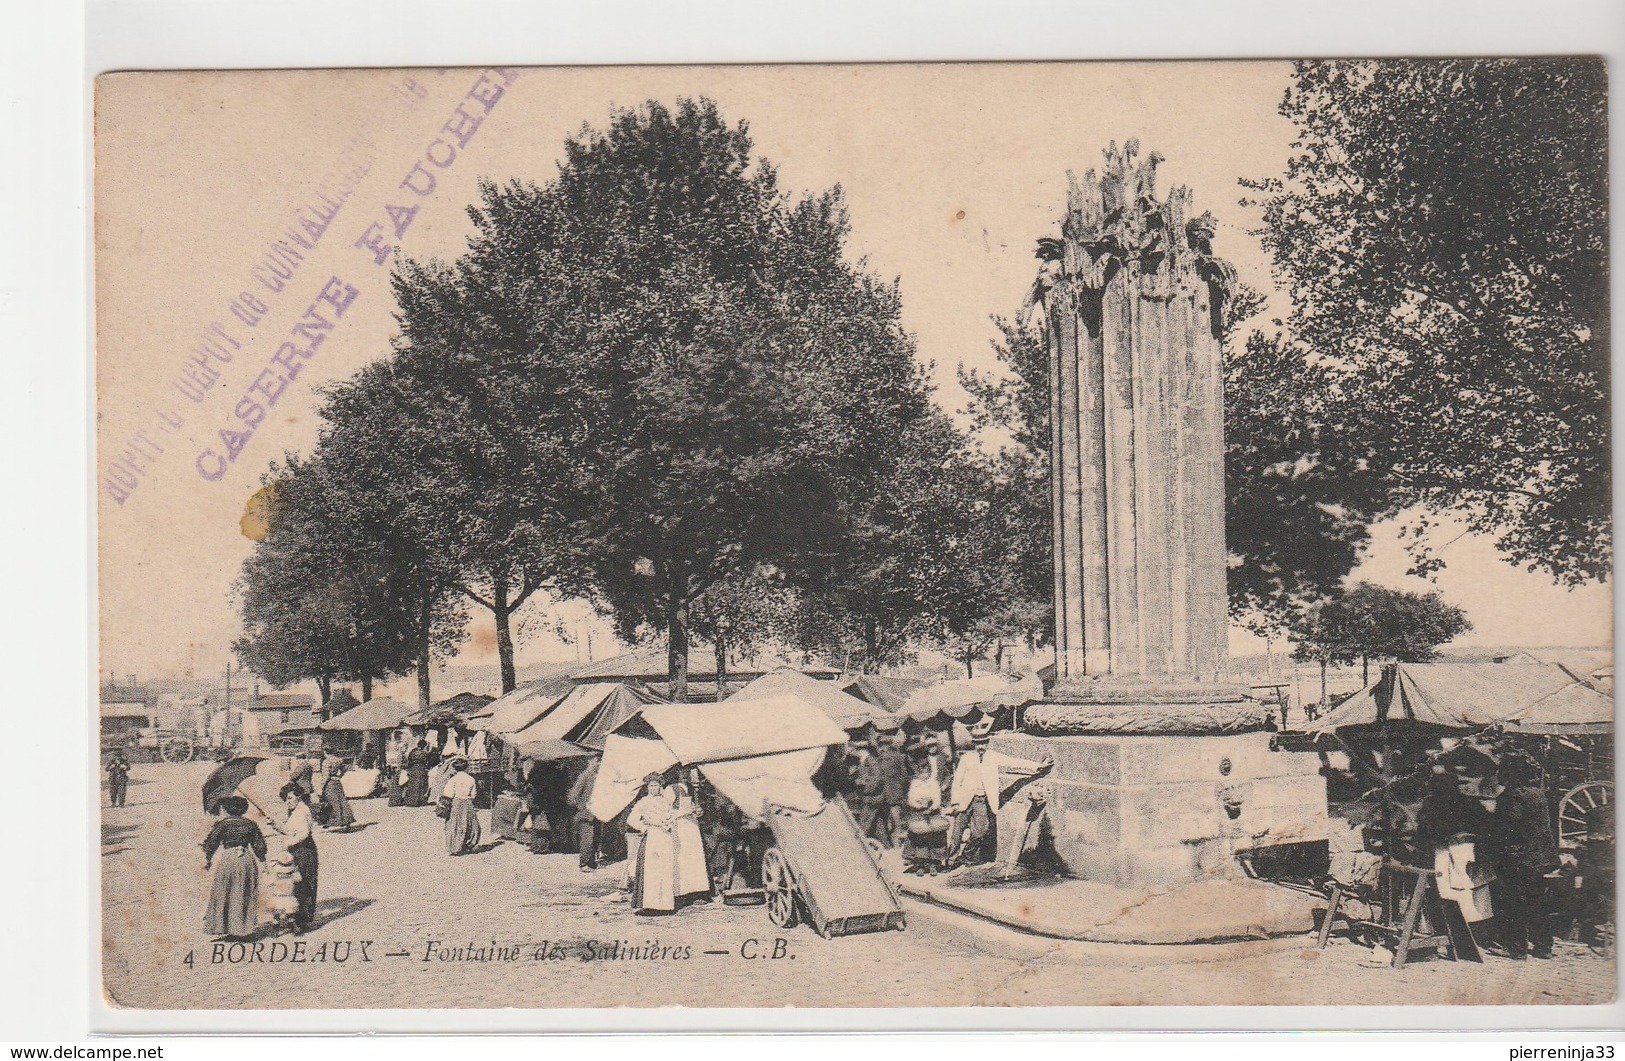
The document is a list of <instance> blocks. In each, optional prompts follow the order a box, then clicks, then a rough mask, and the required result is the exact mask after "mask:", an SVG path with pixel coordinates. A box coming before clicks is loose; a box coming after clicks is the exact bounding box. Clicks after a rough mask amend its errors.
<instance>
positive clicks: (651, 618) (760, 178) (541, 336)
mask: <svg viewBox="0 0 1625 1061" xmlns="http://www.w3.org/2000/svg"><path fill="white" fill-rule="evenodd" d="M751 149H752V148H751V141H750V139H749V136H748V134H747V131H746V128H745V127H744V126H743V125H742V124H741V125H738V126H732V125H729V124H728V123H726V122H725V121H724V120H723V119H722V117H721V116H720V115H719V114H718V112H717V110H716V107H715V105H714V104H711V103H710V102H708V101H698V102H694V101H682V102H681V103H680V104H679V105H678V107H677V108H676V109H675V110H669V109H667V108H666V107H664V106H663V105H660V104H658V103H650V104H648V105H646V106H645V107H643V108H641V109H639V110H637V111H628V112H624V113H621V114H618V115H617V116H616V117H615V118H614V119H613V120H612V121H611V123H610V125H609V127H608V128H607V129H606V130H602V131H598V130H592V129H585V130H583V131H582V133H581V134H580V135H579V136H577V137H576V138H574V139H572V140H570V141H569V142H568V143H567V144H566V161H565V163H564V164H563V166H562V167H561V169H560V173H559V175H558V178H557V179H556V180H555V181H553V182H552V183H550V184H549V185H547V186H545V187H537V186H534V185H524V184H511V185H507V186H504V187H497V186H495V185H486V186H484V187H483V188H482V203H481V205H480V207H478V208H477V209H475V210H473V211H471V216H472V217H473V219H474V221H475V225H476V229H477V232H476V235H475V238H474V240H473V241H471V248H470V259H471V260H470V263H469V265H468V270H469V272H470V275H472V276H474V277H477V278H478V280H479V284H478V286H479V289H480V291H481V292H483V293H485V294H484V295H482V297H485V298H486V299H487V301H488V302H489V303H491V304H492V305H493V312H492V313H491V314H490V317H491V318H492V319H493V320H496V321H498V322H499V323H500V325H501V327H500V328H499V329H498V331H501V332H505V333H507V334H508V335H509V339H508V340H506V347H505V348H506V349H509V350H511V351H512V352H513V355H514V356H515V357H516V358H519V359H525V358H528V362H526V368H527V369H534V372H532V373H530V380H529V382H528V383H527V382H526V380H525V379H523V378H520V377H521V376H522V375H523V374H517V373H516V383H517V387H518V389H517V392H516V394H517V397H516V398H515V399H514V400H516V401H520V402H523V403H525V404H527V405H529V404H532V403H534V404H537V405H539V406H540V407H541V408H542V409H543V410H544V414H543V417H542V425H541V426H540V427H538V428H537V429H536V430H535V431H534V432H533V437H534V439H535V441H536V442H537V443H538V444H539V445H542V446H547V445H552V446H554V447H555V449H554V450H553V451H552V452H551V454H550V460H551V461H552V462H553V465H554V466H553V467H543V469H542V477H543V478H544V479H548V480H557V479H563V478H566V476H564V475H562V474H561V468H560V467H559V465H560V464H561V463H563V464H568V466H569V469H570V473H571V476H573V478H574V486H573V487H572V488H571V491H570V496H571V497H572V498H574V499H576V501H577V502H578V503H575V504H572V505H570V506H568V510H569V511H570V512H571V513H572V519H571V522H570V534H571V537H572V539H573V540H574V542H575V544H576V546H577V548H578V550H579V554H578V556H577V557H576V559H575V565H576V567H577V569H578V570H579V571H580V572H581V573H582V574H583V576H584V578H583V581H584V582H585V583H586V584H587V586H588V588H590V590H591V591H592V592H593V593H594V595H595V596H596V597H597V598H598V599H599V600H600V601H602V602H604V603H605V604H606V605H607V606H608V607H610V608H611V609H612V610H613V613H614V615H615V617H616V621H617V625H618V626H619V628H620V629H621V631H622V632H623V634H631V633H633V632H635V631H637V630H640V629H644V630H653V631H656V632H660V633H664V634H666V636H667V637H668V639H669V641H670V643H671V648H672V669H673V674H672V678H673V683H674V685H675V686H676V687H677V689H678V692H679V695H681V690H682V688H683V685H684V675H685V674H686V645H687V638H688V634H689V629H688V627H689V615H688V611H689V609H690V607H691V606H692V605H694V604H695V602H696V601H697V600H699V599H700V598H701V597H702V596H703V595H704V594H705V593H706V592H707V591H708V590H710V589H711V588H712V587H714V586H717V585H718V584H720V583H724V582H727V581H729V580H735V579H739V578H742V577H745V576H748V575H750V574H751V573H752V572H755V571H757V570H759V569H761V568H763V567H764V566H768V567H773V568H775V569H776V570H778V571H781V572H783V573H784V574H785V576H786V577H789V578H792V579H801V580H809V579H816V578H817V577H819V572H821V571H822V570H823V569H824V568H825V567H827V566H828V564H829V562H830V561H831V559H832V557H833V556H834V554H835V552H836V550H837V549H838V547H839V542H840V540H841V537H842V531H843V526H842V515H841V513H842V511H843V509H844V507H845V506H846V505H847V503H848V502H850V501H851V500H852V499H854V498H861V497H863V496H864V495H865V492H866V491H868V490H869V489H871V488H872V486H873V484H874V482H875V475H876V471H875V470H876V469H877V468H881V467H884V466H885V465H886V464H887V463H888V462H887V460H886V457H887V454H888V453H889V451H890V450H891V448H892V447H893V446H894V445H895V444H896V440H897V438H899V437H900V436H901V434H902V433H903V431H904V430H905V429H906V427H907V425H908V424H909V423H910V422H911V421H912V420H915V419H918V418H919V417H920V416H922V415H924V412H925V410H926V409H927V408H928V404H929V403H928V395H927V391H926V388H925V385H924V383H923V381H922V377H921V374H920V372H919V369H918V368H917V366H916V365H915V364H914V361H913V346H912V342H911V341H910V340H909V338H908V337H907V336H906V335H905V334H904V333H903V331H902V329H901V327H900V325H899V324H898V297H897V291H896V288H895V285H891V284H884V283H881V282H879V281H877V280H876V279H874V278H873V277H870V276H869V275H867V274H866V273H865V272H863V270H862V267H861V264H860V265H857V266H854V265H852V264H849V263H848V262H847V261H845V259H844V258H843V256H842V245H843V242H844V239H845V235H846V220H845V214H844V208H843V206H842V200H841V193H840V190H839V189H833V190H831V191H828V192H826V193H824V194H822V195H819V196H816V197H813V198H809V199H806V200H802V201H799V202H793V203H792V202H790V201H789V200H787V199H786V198H785V197H784V196H783V195H781V193H780V192H779V190H778V187H777V183H776V180H775V176H774V172H773V170H772V168H771V166H769V165H768V164H767V163H766V162H762V161H753V160H752V158H751ZM550 409H557V410H564V411H569V412H570V413H571V414H572V415H565V413H564V412H562V411H561V412H560V414H559V415H549V414H547V412H546V410H550ZM541 452H542V453H543V454H544V455H547V454H548V451H547V450H546V449H543V450H542V451H541ZM536 463H537V464H538V465H547V464H548V463H549V459H543V458H536Z"/></svg>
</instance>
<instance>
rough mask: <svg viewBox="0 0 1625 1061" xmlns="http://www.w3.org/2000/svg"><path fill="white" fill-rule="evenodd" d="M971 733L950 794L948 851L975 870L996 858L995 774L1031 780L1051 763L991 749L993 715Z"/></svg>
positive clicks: (999, 785) (999, 787) (999, 790)
mask: <svg viewBox="0 0 1625 1061" xmlns="http://www.w3.org/2000/svg"><path fill="white" fill-rule="evenodd" d="M970 733H971V750H970V751H969V752H967V753H965V754H964V755H962V756H960V758H959V765H958V766H957V767H956V768H955V769H954V780H953V785H952V787H951V788H950V790H949V801H948V810H949V812H950V813H951V814H952V816H953V824H952V826H951V827H950V829H949V832H948V851H949V853H950V857H955V856H957V857H958V858H959V859H960V861H962V862H963V863H964V864H966V865H980V864H982V863H986V862H992V861H993V860H994V859H995V858H997V857H998V850H999V818H998V814H999V807H1000V806H1002V805H1003V803H1004V790H1005V788H1006V787H1007V786H1006V782H1005V781H1003V780H1002V779H1001V777H1000V774H1001V773H1004V774H1011V775H1014V776H1016V777H1035V776H1037V775H1039V774H1043V773H1046V772H1047V771H1048V770H1049V769H1050V768H1051V767H1053V766H1054V765H1055V761H1054V760H1053V759H1051V758H1050V757H1049V756H1047V755H1046V756H1045V757H1044V758H1043V759H1039V760H1033V759H1019V758H1016V757H1015V756H1013V755H1005V754H1003V753H1002V752H996V751H993V750H992V749H990V748H989V747H988V742H989V740H990V738H991V737H992V734H993V716H992V715H991V714H989V713H986V712H984V713H983V714H982V715H981V717H979V718H978V719H977V720H976V721H975V722H974V723H972V724H971V726H970Z"/></svg>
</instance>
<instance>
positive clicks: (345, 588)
mask: <svg viewBox="0 0 1625 1061" xmlns="http://www.w3.org/2000/svg"><path fill="white" fill-rule="evenodd" d="M266 482H267V484H268V485H271V486H273V487H274V490H273V491H271V492H270V496H271V497H272V498H273V500H272V501H271V502H270V506H269V507H270V519H269V520H268V523H267V529H266V530H267V532H266V535H265V537H264V538H263V539H262V540H261V541H259V542H258V543H256V545H255V547H254V551H253V553H252V554H251V555H250V556H249V558H248V559H247V560H246V561H245V562H244V564H243V570H242V573H241V575H240V577H239V578H238V581H237V583H236V587H235V589H236V596H237V602H238V607H239V610H240V612H241V615H242V623H243V632H244V636H243V637H241V638H240V639H238V640H237V641H236V642H235V644H234V645H233V649H234V651H235V653H236V655H237V658H238V660H239V662H241V664H242V665H243V667H245V668H246V669H248V670H250V671H252V672H253V673H254V674H257V675H258V676H259V677H261V678H263V679H264V680H265V681H267V682H269V683H270V684H271V685H273V686H276V687H279V688H283V687H286V686H288V685H292V684H294V683H295V682H298V681H302V680H306V679H311V680H314V681H316V682H317V683H318V684H319V685H320V686H321V688H322V694H323V699H324V700H325V699H326V698H327V696H328V695H329V693H330V690H331V683H332V682H333V681H334V680H342V681H359V682H362V683H363V684H364V685H365V686H370V684H371V682H372V680H373V679H375V678H391V677H395V676H398V675H400V674H404V673H406V671H407V670H408V669H410V667H411V665H412V649H411V641H410V638H409V636H408V631H409V627H408V625H407V617H406V616H405V615H403V613H402V610H401V601H400V599H399V598H398V596H397V594H396V593H395V592H394V590H395V587H394V586H393V585H392V584H391V581H390V579H389V576H388V573H387V572H388V569H389V564H388V560H387V557H385V556H384V555H383V554H382V551H381V550H380V549H378V548H377V547H376V546H375V544H374V543H372V542H369V541H368V540H367V539H366V538H365V537H364V536H362V535H359V534H357V533H356V527H355V525H354V524H353V523H352V522H351V520H350V518H349V516H350V503H349V498H348V497H346V496H345V494H344V492H343V488H342V486H341V485H340V484H338V483H336V482H335V480H334V479H333V477H332V476H331V475H330V474H329V469H328V467H327V466H326V465H324V464H322V463H320V462H315V461H300V460H297V459H292V458H290V459H289V461H288V464H287V466H286V467H285V468H276V467H273V468H272V469H271V471H270V472H269V473H268V474H267V475H266Z"/></svg>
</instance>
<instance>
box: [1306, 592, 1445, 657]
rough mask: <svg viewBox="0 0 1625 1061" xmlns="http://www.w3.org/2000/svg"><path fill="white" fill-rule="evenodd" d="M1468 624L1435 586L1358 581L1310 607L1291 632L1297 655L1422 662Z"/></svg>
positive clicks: (1434, 653) (1433, 654)
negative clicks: (1410, 588)
mask: <svg viewBox="0 0 1625 1061" xmlns="http://www.w3.org/2000/svg"><path fill="white" fill-rule="evenodd" d="M1471 629H1472V624H1471V623H1469V622H1468V621H1467V616H1466V614H1465V613H1464V612H1462V610H1461V609H1460V608H1458V607H1456V606H1455V605H1453V604H1450V603H1448V602H1446V601H1445V599H1444V598H1443V597H1442V596H1441V595H1440V594H1439V593H1437V592H1433V593H1410V592H1407V591H1404V590H1397V589H1389V588H1388V587H1386V586H1378V585H1375V584H1373V583H1370V582H1361V583H1359V584H1357V585H1355V586H1354V587H1352V588H1351V589H1349V590H1348V591H1347V592H1345V593H1342V594H1341V595H1339V596H1337V597H1334V598H1332V599H1331V600H1328V601H1325V602H1323V603H1321V604H1319V605H1317V606H1316V607H1315V608H1313V609H1311V611H1310V612H1309V613H1308V614H1307V615H1306V616H1305V617H1304V619H1303V620H1302V621H1301V623H1300V624H1299V626H1298V628H1297V629H1296V630H1295V631H1294V633H1293V636H1294V639H1295V640H1296V641H1297V649H1296V655H1297V658H1299V659H1306V660H1317V661H1319V662H1321V663H1353V662H1354V661H1355V660H1357V659H1358V660H1366V661H1369V660H1372V659H1393V660H1399V661H1400V662H1403V663H1425V662H1427V661H1428V660H1430V659H1432V658H1433V657H1434V656H1435V655H1436V654H1437V653H1436V650H1437V649H1438V647H1439V646H1440V645H1442V644H1444V643H1445V642H1447V641H1450V640H1453V639H1454V638H1457V637H1460V636H1461V635H1462V634H1464V633H1466V632H1467V631H1469V630H1471Z"/></svg>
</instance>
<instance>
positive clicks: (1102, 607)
mask: <svg viewBox="0 0 1625 1061" xmlns="http://www.w3.org/2000/svg"><path fill="white" fill-rule="evenodd" d="M1137 146H1138V145H1137V144H1135V143H1134V142H1133V141H1130V142H1129V144H1128V145H1127V146H1126V147H1125V148H1124V149H1123V150H1122V151H1118V150H1117V148H1116V145H1113V147H1112V148H1111V149H1109V150H1108V151H1107V152H1106V159H1105V166H1104V168H1103V169H1102V170H1101V171H1100V172H1099V173H1096V171H1094V170H1090V171H1089V172H1088V173H1087V174H1085V176H1084V178H1083V181H1082V182H1081V183H1080V182H1078V181H1076V180H1073V181H1072V182H1071V189H1070V194H1069V196H1068V204H1067V212H1066V217H1065V219H1064V221H1063V222H1062V228H1061V238H1060V239H1058V240H1045V241H1043V242H1042V243H1041V244H1040V252H1039V253H1040V257H1041V258H1042V259H1044V265H1043V267H1042V272H1041V277H1040V281H1039V285H1038V287H1037V289H1036V291H1035V300H1036V302H1037V304H1038V306H1037V308H1039V309H1040V310H1041V315H1040V320H1041V322H1042V325H1043V329H1044V335H1045V341H1046V343H1047V345H1048V348H1049V354H1050V364H1051V384H1052V397H1051V402H1052V407H1051V409H1052V413H1053V439H1052V456H1053V461H1054V475H1055V486H1054V501H1055V598H1056V643H1057V646H1058V649H1059V651H1058V654H1057V655H1058V663H1057V666H1058V669H1059V676H1060V678H1061V679H1062V681H1063V682H1065V681H1066V680H1068V679H1079V678H1084V677H1101V678H1103V677H1107V676H1114V677H1117V678H1126V679H1149V680H1158V679H1171V680H1174V681H1179V682H1193V681H1195V682H1203V681H1222V680H1223V679H1224V677H1225V673H1226V656H1225V588H1224V577H1225V563H1224V416H1223V400H1222V397H1221V390H1220V386H1221V373H1222V371H1223V363H1222V357H1221V353H1220V346H1219V339H1220V336H1219V316H1220V313H1221V311H1222V307H1223V305H1224V302H1225V300H1226V299H1227V298H1228V297H1229V296H1230V294H1231V290H1232V288H1233V286H1234V275H1235V274H1234V271H1233V270H1232V269H1231V268H1230V266H1229V265H1228V264H1226V263H1225V262H1222V261H1220V260H1219V259H1218V258H1215V257H1214V256H1213V253H1212V239H1213V229H1214V222H1213V219H1212V217H1211V216H1210V215H1206V214H1204V215H1202V216H1201V217H1195V218H1193V217H1191V216H1190V212H1191V193H1190V190H1189V189H1187V188H1175V189H1173V191H1171V192H1170V193H1169V194H1168V195H1167V197H1166V198H1163V199H1160V200H1159V199H1158V197H1157V194H1156V186H1155V180H1156V168H1157V164H1158V163H1159V162H1160V161H1161V158H1160V157H1159V156H1158V155H1155V154H1153V155H1151V156H1150V157H1148V158H1147V159H1145V160H1144V161H1138V160H1137V158H1136V154H1137Z"/></svg>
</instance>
